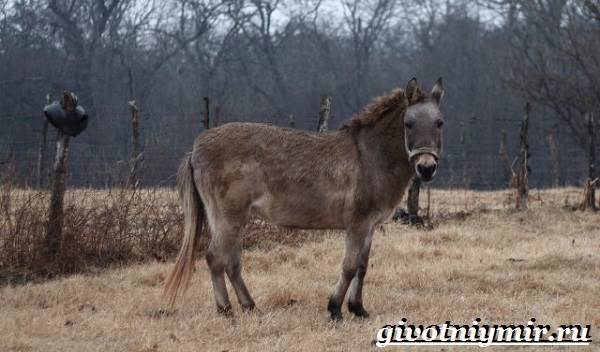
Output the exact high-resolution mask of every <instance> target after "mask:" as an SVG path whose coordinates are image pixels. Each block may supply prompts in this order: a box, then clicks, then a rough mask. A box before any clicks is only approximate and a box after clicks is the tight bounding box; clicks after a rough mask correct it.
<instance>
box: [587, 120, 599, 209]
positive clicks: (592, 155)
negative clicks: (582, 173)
mask: <svg viewBox="0 0 600 352" xmlns="http://www.w3.org/2000/svg"><path fill="white" fill-rule="evenodd" d="M595 125H596V123H595V119H594V114H593V113H591V112H590V113H589V114H588V124H587V127H588V136H589V142H590V149H589V154H588V186H587V188H589V189H588V192H589V196H588V197H587V205H586V208H588V209H596V184H597V183H598V180H597V179H596V177H597V176H596V138H595V137H596V136H595V133H594V130H595V128H596V126H595Z"/></svg>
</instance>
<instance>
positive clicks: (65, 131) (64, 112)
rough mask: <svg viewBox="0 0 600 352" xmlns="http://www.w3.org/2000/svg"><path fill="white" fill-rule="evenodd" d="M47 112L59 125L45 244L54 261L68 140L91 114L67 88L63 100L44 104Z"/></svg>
mask: <svg viewBox="0 0 600 352" xmlns="http://www.w3.org/2000/svg"><path fill="white" fill-rule="evenodd" d="M44 115H45V116H46V119H47V120H48V122H50V123H51V124H52V125H53V126H54V127H56V128H57V129H58V140H57V143H56V159H55V160H54V180H53V183H52V194H51V196H50V211H49V218H48V225H47V227H46V238H45V248H44V256H45V258H46V259H47V260H50V261H51V262H54V261H55V259H56V258H57V256H58V254H59V251H60V245H61V242H62V227H63V218H64V212H63V203H64V196H65V189H66V179H67V158H68V155H69V141H70V138H71V137H75V136H77V135H78V134H79V133H81V132H82V131H83V130H84V129H85V128H86V127H87V122H88V116H87V115H86V113H85V110H84V109H83V107H81V106H79V105H78V102H77V96H76V95H75V94H74V93H72V92H67V91H65V92H64V93H63V98H62V100H61V102H60V103H58V102H55V103H53V104H49V105H47V106H46V107H45V108H44Z"/></svg>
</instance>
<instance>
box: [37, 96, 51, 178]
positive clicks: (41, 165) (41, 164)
mask: <svg viewBox="0 0 600 352" xmlns="http://www.w3.org/2000/svg"><path fill="white" fill-rule="evenodd" d="M46 105H50V94H46ZM47 141H48V119H46V117H44V123H43V125H42V138H40V146H39V149H38V161H37V175H36V176H37V188H38V189H39V188H42V187H45V186H46V172H45V168H46V146H47V144H48V143H47Z"/></svg>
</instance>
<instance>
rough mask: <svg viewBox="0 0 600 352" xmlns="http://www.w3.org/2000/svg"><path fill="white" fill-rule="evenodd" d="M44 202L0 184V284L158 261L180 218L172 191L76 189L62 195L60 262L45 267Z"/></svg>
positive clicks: (174, 238) (42, 195)
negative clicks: (139, 262)
mask: <svg viewBox="0 0 600 352" xmlns="http://www.w3.org/2000/svg"><path fill="white" fill-rule="evenodd" d="M49 198H50V195H49V193H48V192H46V191H41V190H31V189H16V188H14V187H12V186H11V184H10V183H4V184H3V185H2V186H1V188H0V282H2V281H4V282H6V281H9V282H10V281H15V280H19V281H21V280H24V279H28V278H30V277H40V276H54V275H56V274H67V273H73V272H81V271H85V270H87V269H89V268H91V267H104V266H107V265H109V264H115V263H117V264H118V263H126V262H133V261H142V260H148V259H157V260H164V259H165V258H166V257H168V256H170V255H172V254H173V253H175V252H176V251H177V248H178V240H179V234H180V230H181V217H182V215H181V213H180V211H179V207H178V205H177V199H176V198H175V197H174V194H173V192H171V191H168V190H164V189H146V190H137V191H136V190H127V189H113V190H107V191H99V190H92V189H81V190H73V191H68V192H67V194H66V195H65V206H64V210H65V217H64V224H63V238H62V242H61V245H60V253H59V258H60V260H59V261H58V263H53V264H54V265H50V263H46V262H44V260H43V258H42V257H41V255H40V253H41V252H42V251H41V249H42V248H41V246H42V245H43V243H44V236H45V233H46V223H47V217H48V204H49Z"/></svg>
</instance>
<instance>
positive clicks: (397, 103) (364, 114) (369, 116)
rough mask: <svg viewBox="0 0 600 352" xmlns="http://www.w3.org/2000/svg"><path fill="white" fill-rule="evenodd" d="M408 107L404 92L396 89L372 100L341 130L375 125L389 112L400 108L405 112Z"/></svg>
mask: <svg viewBox="0 0 600 352" xmlns="http://www.w3.org/2000/svg"><path fill="white" fill-rule="evenodd" d="M402 105H403V106H402ZM407 105H408V102H407V100H406V95H405V94H404V90H403V89H400V88H396V89H394V90H393V91H392V92H391V93H390V94H388V95H382V96H380V97H377V98H375V99H373V100H371V102H370V103H369V104H367V106H365V107H364V109H363V111H361V112H360V113H358V114H356V115H354V116H353V117H352V118H351V119H350V120H348V122H346V123H344V124H343V125H342V127H341V129H356V128H360V127H364V126H369V125H373V124H375V123H376V122H377V121H379V120H381V119H382V118H383V116H384V115H385V113H387V112H388V111H390V110H392V109H395V108H398V107H402V109H403V110H406V107H407Z"/></svg>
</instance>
